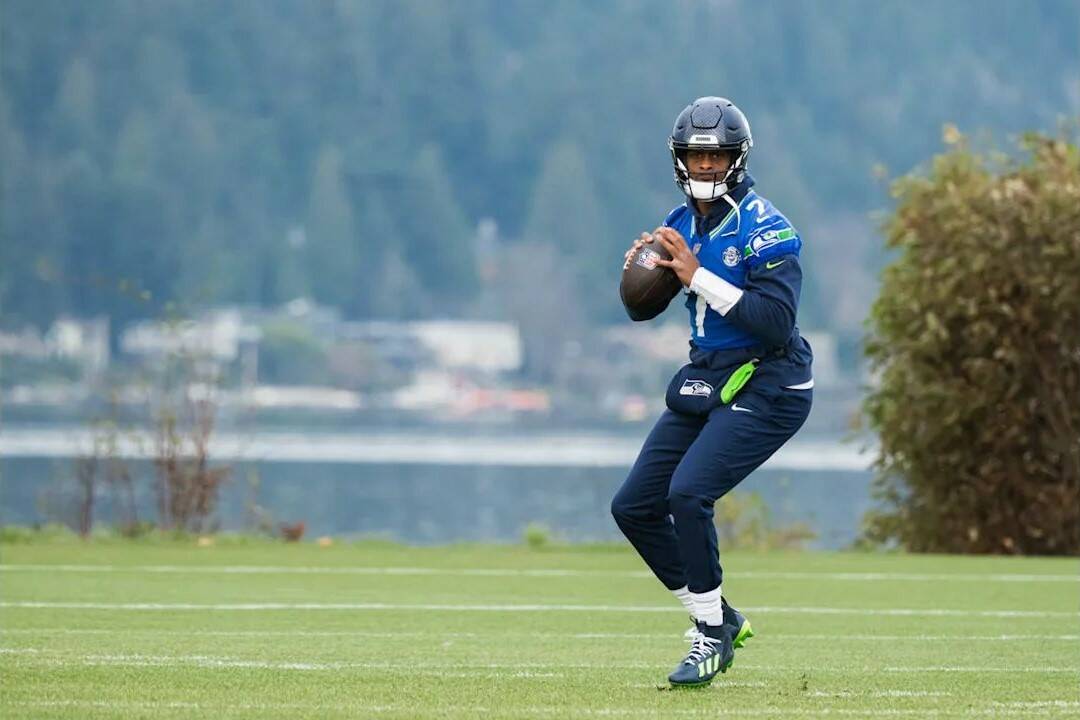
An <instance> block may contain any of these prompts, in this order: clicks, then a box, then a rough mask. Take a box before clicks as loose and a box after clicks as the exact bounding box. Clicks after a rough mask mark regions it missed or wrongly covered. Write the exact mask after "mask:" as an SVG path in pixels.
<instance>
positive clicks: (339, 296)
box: [0, 0, 1080, 330]
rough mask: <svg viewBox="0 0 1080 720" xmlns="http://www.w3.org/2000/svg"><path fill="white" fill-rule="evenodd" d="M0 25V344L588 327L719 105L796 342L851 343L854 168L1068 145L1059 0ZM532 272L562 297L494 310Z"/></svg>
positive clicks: (496, 3) (861, 286)
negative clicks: (56, 335)
mask: <svg viewBox="0 0 1080 720" xmlns="http://www.w3.org/2000/svg"><path fill="white" fill-rule="evenodd" d="M0 22H2V30H0V53H2V68H0V79H2V88H0V143H2V145H0V150H2V155H3V206H2V212H3V216H2V233H3V234H2V242H0V311H2V316H3V318H4V321H5V322H6V323H21V322H26V321H33V322H45V321H48V320H49V319H51V318H52V317H54V316H55V315H56V314H58V313H71V314H75V315H79V316H86V315H92V314H96V313H102V312H104V313H108V314H109V315H111V316H112V317H113V318H114V321H116V323H117V324H119V323H122V322H124V321H125V320H127V319H131V318H133V317H141V316H150V315H157V314H160V313H161V312H162V310H163V307H164V305H165V304H166V303H169V302H176V303H179V304H180V305H181V306H182V307H185V308H195V307H199V306H202V305H208V304H215V303H224V302H229V303H234V302H238V303H254V304H274V303H279V302H282V301H285V300H288V299H291V298H294V297H297V296H302V295H307V296H310V297H313V298H315V299H316V300H318V301H319V302H322V303H326V304H331V305H337V306H340V307H341V308H342V309H343V310H344V312H345V314H346V315H347V316H349V317H356V318H363V317H376V316H377V317H424V316H436V315H437V316H446V315H461V316H472V317H505V316H506V315H507V313H511V314H512V312H513V311H512V308H513V307H514V306H515V305H517V306H520V305H521V302H516V303H515V302H514V299H513V298H507V297H506V295H507V293H510V294H513V292H514V288H519V287H523V286H529V287H532V288H535V289H536V290H537V291H539V292H544V289H545V288H547V287H551V288H555V289H556V290H557V291H558V292H559V293H560V296H559V298H558V299H559V300H560V301H565V302H577V303H579V304H580V305H581V308H582V313H581V314H582V315H583V317H584V318H585V319H586V320H611V319H615V318H618V317H619V314H620V309H619V307H618V300H617V292H616V290H615V284H616V282H617V274H618V271H619V267H620V264H621V260H622V251H623V249H624V248H625V246H627V245H628V243H629V242H630V240H631V238H632V237H633V236H635V235H636V234H637V232H638V231H640V230H641V229H644V228H649V227H652V226H654V225H655V224H656V223H657V222H658V221H659V220H660V219H661V218H662V217H663V216H664V214H665V213H666V212H667V211H668V210H669V209H670V208H671V206H673V205H674V204H675V203H677V202H679V201H680V199H681V198H680V196H679V195H678V192H677V189H676V188H675V186H674V184H673V183H672V182H671V170H670V161H669V158H668V154H667V149H666V146H665V140H666V137H667V134H668V132H669V131H670V126H671V121H672V120H673V118H674V117H675V115H676V114H677V112H678V111H679V110H680V109H681V108H682V107H683V105H684V104H686V103H687V102H688V101H689V100H691V99H692V98H694V97H695V96H698V95H704V94H720V95H725V96H728V97H730V98H732V99H733V100H734V101H735V102H736V103H738V104H739V105H740V106H741V107H742V108H743V109H744V110H745V111H746V113H747V115H748V116H749V118H750V120H751V123H752V125H753V129H754V132H755V141H756V146H755V149H754V151H753V153H752V155H751V159H750V165H751V169H752V171H753V173H754V174H755V176H756V178H757V181H758V188H759V190H760V191H761V192H762V193H763V194H765V195H767V196H768V197H770V198H771V199H772V200H773V201H774V202H776V204H777V205H778V206H779V207H780V208H781V209H783V210H784V211H785V212H786V214H788V215H789V217H790V218H791V219H792V221H793V222H794V223H795V224H796V225H797V226H799V227H800V228H801V229H802V230H803V234H804V236H805V250H804V252H805V254H806V266H807V268H808V274H809V279H808V284H807V287H806V290H805V293H806V295H805V303H804V309H803V313H802V314H803V321H802V322H803V325H804V326H805V325H810V326H814V327H832V328H836V329H848V330H850V329H853V328H857V327H858V326H859V323H860V322H861V320H862V318H863V316H864V315H865V310H866V306H867V304H868V303H869V300H870V297H871V295H872V290H873V287H874V283H875V282H876V279H875V278H876V270H877V267H878V266H879V264H880V260H881V252H882V251H881V250H880V247H881V241H880V239H879V234H878V232H877V230H876V229H875V227H874V222H875V221H874V220H873V217H872V212H873V211H874V210H875V209H879V208H883V207H885V206H886V205H887V204H888V202H889V200H888V197H887V192H886V190H885V187H884V185H883V183H882V182H881V181H880V180H879V179H875V168H877V171H876V172H877V176H879V177H880V176H881V175H882V174H883V173H882V169H884V173H885V174H897V173H900V172H906V171H907V170H909V169H910V168H911V167H912V166H913V165H915V164H917V163H919V162H920V161H921V160H922V159H923V158H926V157H927V156H928V155H929V154H930V153H932V152H934V151H935V150H936V149H937V148H938V147H939V144H940V137H941V128H942V125H943V124H944V123H947V122H952V123H956V124H957V125H958V126H959V127H960V128H962V129H963V130H964V131H966V132H974V131H979V130H987V131H991V132H993V133H995V134H996V135H1003V134H1007V133H1016V132H1019V131H1023V130H1026V129H1044V130H1051V131H1052V130H1053V129H1054V127H1055V126H1056V125H1057V123H1058V122H1060V121H1061V120H1062V119H1063V118H1068V117H1073V118H1075V117H1076V116H1078V115H1080V41H1078V37H1080V3H1077V2H1074V1H1070V0H1060V1H1048V2H988V1H984V0H976V1H972V2H952V3H947V4H939V3H929V2H911V1H909V0H908V1H903V2H880V1H879V2H872V3H867V2H858V1H856V0H848V1H844V2H829V3H824V2H820V3H819V2H813V3H811V2H752V3H751V2H746V3H742V2H725V1H723V0H716V1H713V2H689V1H682V2H646V1H635V0H620V1H618V2H578V1H576V0H566V1H562V2H560V1H551V2H543V3H540V2H536V3H532V2H522V3H512V2H503V1H500V0H490V1H488V0H461V1H455V2H432V1H428V0H413V1H404V0H394V1H387V2H378V1H376V0H366V1H360V2H349V3H346V2H301V1H299V0H296V1H290V2H286V1H282V0H275V1H271V0H260V1H259V2H239V1H236V2H220V1H219V0H175V1H173V0H156V1H155V2H137V1H131V2H126V1H119V0H94V2H77V1H75V0H71V1H59V0H50V1H43V0H4V2H3V4H2V5H0ZM485 218H491V219H493V220H494V221H495V223H496V226H497V234H496V235H495V236H493V234H492V233H491V232H490V224H488V228H489V231H488V232H484V233H479V234H478V233H477V227H478V225H479V224H480V222H481V221H482V220H483V219H485ZM542 245H547V246H549V250H547V251H543V249H542V247H541V246H542ZM554 251H557V255H555V254H553V252H554ZM515 264H516V266H515ZM545 268H546V269H548V270H552V271H556V272H559V273H561V274H563V275H565V277H563V278H561V279H553V280H552V283H551V285H547V284H546V283H545V282H544V279H543V278H542V277H541V278H535V277H533V278H525V279H524V280H523V281H522V283H518V282H508V281H507V278H511V279H512V278H515V277H519V276H522V275H529V274H531V273H536V272H538V271H539V270H541V269H545ZM500 278H502V281H501V282H500ZM529 280H531V282H529Z"/></svg>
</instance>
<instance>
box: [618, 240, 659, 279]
mask: <svg viewBox="0 0 1080 720" xmlns="http://www.w3.org/2000/svg"><path fill="white" fill-rule="evenodd" d="M652 241H653V236H652V235H650V234H649V233H644V232H643V233H641V234H640V235H638V239H637V240H635V241H634V244H633V245H631V246H630V249H629V250H627V251H626V257H625V258H623V266H622V269H623V270H625V269H626V268H628V267H630V258H632V257H634V253H636V252H637V251H638V250H640V249H641V247H642V246H643V245H644V244H645V243H651V242H652Z"/></svg>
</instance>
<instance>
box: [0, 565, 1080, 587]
mask: <svg viewBox="0 0 1080 720" xmlns="http://www.w3.org/2000/svg"><path fill="white" fill-rule="evenodd" d="M0 572H50V573H54V572H55V573H149V574H154V573H160V574H192V575H405V576H409V575H451V576H455V575H461V576H477V577H574V578H577V577H626V578H644V577H652V573H650V572H648V571H646V570H588V569H561V568H551V569H547V568H528V569H525V568H433V567H349V566H346V567H335V566H303V565H49V564H33V563H27V564H0ZM732 574H733V575H734V576H735V577H736V578H738V579H740V580H743V579H746V580H841V581H850V582H953V581H955V582H1019V583H1032V582H1053V583H1080V573H1077V574H1075V575H1064V574H1039V573H1028V574H1019V573H883V572H875V573H855V572H771V571H755V570H751V571H747V572H737V573H732Z"/></svg>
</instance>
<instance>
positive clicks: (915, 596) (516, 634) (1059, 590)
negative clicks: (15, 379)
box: [0, 541, 1080, 719]
mask: <svg viewBox="0 0 1080 720" xmlns="http://www.w3.org/2000/svg"><path fill="white" fill-rule="evenodd" d="M725 568H726V570H727V573H728V574H727V579H726V581H725V594H726V595H728V596H729V597H730V598H731V600H732V601H733V602H734V603H735V605H736V606H737V607H739V608H740V609H742V610H743V611H744V612H745V613H746V614H747V615H748V616H749V617H750V619H751V621H752V622H753V625H754V629H755V630H756V632H757V636H756V637H755V638H753V639H752V640H751V641H750V642H749V644H748V645H747V647H746V648H744V649H742V650H740V651H738V653H737V655H736V658H735V665H734V667H733V668H732V669H731V670H730V671H729V672H728V673H727V674H726V675H721V676H718V677H717V680H716V681H715V682H714V683H713V685H712V686H711V687H709V688H707V689H699V690H685V689H683V690H670V689H668V688H667V685H666V676H667V673H668V672H669V671H670V670H671V669H672V668H673V667H674V665H675V664H676V662H677V661H678V659H679V658H680V656H681V654H682V653H683V652H684V651H685V649H686V647H687V645H686V643H685V641H684V640H683V639H682V633H683V631H684V630H685V629H686V627H687V623H686V617H685V615H684V614H683V613H682V612H681V610H680V608H679V607H678V606H677V604H676V603H675V601H674V599H673V598H672V597H671V596H670V594H668V593H667V592H666V591H665V590H663V589H662V588H661V587H660V585H659V583H657V582H656V581H655V580H654V579H653V578H652V577H651V576H650V575H647V574H646V573H645V572H643V566H642V565H641V564H640V561H639V560H638V558H637V556H636V555H634V554H632V552H631V551H629V549H624V548H618V549H616V548H580V549H574V548H569V549H567V548H559V549H550V550H540V551H536V550H529V549H527V548H525V547H479V546H462V547H448V548H409V547H401V546H395V545H389V544H381V543H361V544H356V545H341V544H339V545H335V546H333V547H329V548H321V547H318V546H316V545H313V544H299V545H278V544H271V543H263V542H255V543H250V544H227V543H224V542H219V543H218V544H216V545H215V546H213V547H196V546H195V545H194V544H193V543H179V542H172V543H170V542H160V543H141V544H140V543H133V542H119V541H112V542H94V543H88V544H83V543H78V542H63V543H56V542H52V543H49V542H40V543H30V544H25V545H2V546H0V715H2V717H4V718H6V719H13V718H29V717H33V718H60V717H62V718H97V717H124V718H131V717H155V718H164V717H168V718H172V717H214V718H344V717H348V718H531V717H536V718H591V717H603V718H607V717H612V718H624V717H625V718H696V717H701V718H716V717H775V718H800V717H844V718H849V717H867V718H878V717H885V718H889V717H913V718H923V717H927V718H931V717H1002V718H1013V717H1016V718H1025V717H1080V690H1078V688H1080V614H1078V607H1080V582H1078V578H1077V562H1076V561H1075V560H1053V559H1016V558H983V557H978V558H960V557H935V556H911V555H891V554H889V555H868V554H854V553H852V554H823V553H803V554H734V553H733V554H729V555H726V556H725Z"/></svg>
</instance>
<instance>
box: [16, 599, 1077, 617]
mask: <svg viewBox="0 0 1080 720" xmlns="http://www.w3.org/2000/svg"><path fill="white" fill-rule="evenodd" d="M0 608H20V609H28V610H34V609H39V610H49V609H51V610H125V611H128V610H140V611H142V610H145V611H200V610H201V611H227V612H245V611H264V610H291V611H295V610H312V611H315V610H352V611H419V610H433V611H439V612H605V613H607V612H611V613H620V612H623V613H673V612H679V613H683V612H685V611H684V610H683V609H682V608H679V607H674V606H672V605H562V604H543V605H536V604H532V605H525V604H505V605H453V604H439V603H408V604H402V603H288V602H247V603H106V602H45V601H42V602H38V601H8V602H0ZM741 609H742V610H743V611H744V612H746V613H748V614H749V613H760V614H764V615H767V614H774V613H775V614H796V615H866V616H879V615H881V616H909V617H996V618H1078V617H1080V611H1064V610H962V609H944V608H838V607H817V606H815V607H781V606H757V607H755V606H746V607H743V608H741Z"/></svg>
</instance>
